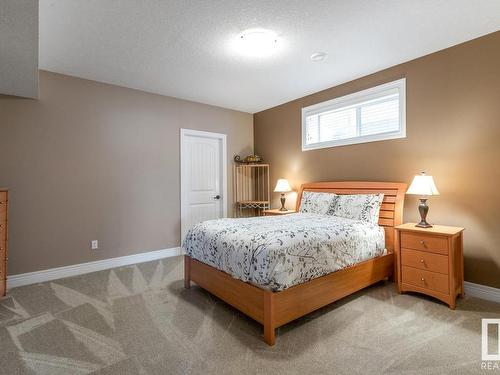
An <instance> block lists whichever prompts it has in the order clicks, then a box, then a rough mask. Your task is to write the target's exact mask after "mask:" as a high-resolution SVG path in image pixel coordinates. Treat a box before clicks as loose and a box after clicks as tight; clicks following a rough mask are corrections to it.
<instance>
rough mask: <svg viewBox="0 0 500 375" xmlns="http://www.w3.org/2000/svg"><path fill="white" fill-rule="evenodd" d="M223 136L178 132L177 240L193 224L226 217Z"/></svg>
mask: <svg viewBox="0 0 500 375" xmlns="http://www.w3.org/2000/svg"><path fill="white" fill-rule="evenodd" d="M226 168H227V159H226V135H225V134H218V133H210V132H202V131H196V130H189V129H181V241H183V240H184V236H185V235H186V232H187V231H188V230H189V228H191V226H193V225H194V224H196V223H199V222H200V221H204V220H210V219H217V218H221V217H226V216H227V201H226V195H227V177H226Z"/></svg>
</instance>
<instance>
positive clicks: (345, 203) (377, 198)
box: [333, 194, 384, 224]
mask: <svg viewBox="0 0 500 375" xmlns="http://www.w3.org/2000/svg"><path fill="white" fill-rule="evenodd" d="M383 200H384V194H354V195H339V196H338V198H337V201H336V203H335V207H334V208H333V215H335V216H339V217H344V218H346V219H354V220H362V221H367V222H369V223H372V224H378V216H379V214H380V206H382V201H383Z"/></svg>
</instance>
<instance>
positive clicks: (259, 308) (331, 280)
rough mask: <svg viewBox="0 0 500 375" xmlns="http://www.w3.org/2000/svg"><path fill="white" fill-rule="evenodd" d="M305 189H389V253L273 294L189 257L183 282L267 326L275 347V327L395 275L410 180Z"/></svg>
mask: <svg viewBox="0 0 500 375" xmlns="http://www.w3.org/2000/svg"><path fill="white" fill-rule="evenodd" d="M303 191H323V192H332V193H337V194H369V193H384V202H383V204H382V209H381V212H380V220H379V225H381V226H383V227H384V229H385V232H386V248H387V253H386V254H385V255H383V256H380V257H377V258H374V259H370V260H367V261H364V262H362V263H358V264H356V265H354V266H352V267H348V268H345V269H342V270H340V271H337V272H333V273H331V274H328V275H325V276H322V277H319V278H316V279H313V280H311V281H308V282H305V283H303V284H299V285H296V286H293V287H291V288H288V289H285V290H283V291H280V292H272V291H269V290H264V289H260V288H257V287H256V286H253V285H251V284H248V283H245V282H243V281H240V280H238V279H235V278H233V277H232V276H230V275H228V274H227V273H225V272H222V271H219V270H217V269H216V268H214V267H211V266H209V265H206V264H204V263H202V262H199V261H197V260H195V259H192V258H191V257H189V256H187V255H186V256H184V286H185V287H186V288H189V287H190V282H191V281H193V282H195V283H196V284H198V285H199V286H200V287H202V288H203V289H205V290H207V291H209V292H210V293H212V294H214V295H215V296H217V297H219V298H220V299H222V300H223V301H225V302H227V303H228V304H230V305H232V306H233V307H235V308H237V309H238V310H240V311H241V312H243V313H244V314H245V315H248V316H249V317H251V318H252V319H254V320H256V321H257V322H259V323H261V324H262V325H263V326H264V341H265V342H266V343H267V344H268V345H274V343H275V341H276V333H275V330H276V328H278V327H280V326H282V325H284V324H286V323H288V322H291V321H292V320H295V319H297V318H300V317H302V316H304V315H306V314H308V313H310V312H312V311H314V310H317V309H319V308H321V307H323V306H326V305H328V304H330V303H332V302H334V301H337V300H339V299H341V298H343V297H346V296H348V295H350V294H352V293H354V292H357V291H359V290H361V289H363V288H366V287H367V286H370V285H372V284H374V283H377V282H379V281H381V280H384V279H386V278H389V277H391V275H393V274H394V233H393V232H394V226H396V225H399V224H401V221H402V211H403V199H404V193H405V191H406V184H402V183H391V182H319V183H310V184H304V185H302V187H301V189H300V191H299V194H298V198H297V207H300V200H301V198H302V192H303Z"/></svg>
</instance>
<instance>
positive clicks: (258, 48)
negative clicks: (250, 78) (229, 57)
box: [235, 29, 279, 57]
mask: <svg viewBox="0 0 500 375" xmlns="http://www.w3.org/2000/svg"><path fill="white" fill-rule="evenodd" d="M278 47H279V40H278V36H277V35H276V33H275V32H274V31H271V30H266V29H248V30H245V31H243V32H242V33H241V34H239V35H238V37H237V38H236V40H235V49H236V50H237V51H238V52H239V53H240V54H242V55H245V56H249V57H268V56H271V55H273V54H274V53H275V52H276V51H277V49H278Z"/></svg>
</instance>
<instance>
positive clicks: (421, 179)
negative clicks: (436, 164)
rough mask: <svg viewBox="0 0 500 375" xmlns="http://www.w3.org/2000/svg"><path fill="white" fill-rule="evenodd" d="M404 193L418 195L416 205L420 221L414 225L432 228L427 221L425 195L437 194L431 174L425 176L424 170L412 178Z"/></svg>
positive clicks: (427, 209) (427, 207) (427, 210)
mask: <svg viewBox="0 0 500 375" xmlns="http://www.w3.org/2000/svg"><path fill="white" fill-rule="evenodd" d="M406 194H414V195H420V196H421V198H420V204H419V205H418V212H420V223H418V224H417V225H415V226H416V227H419V228H432V225H430V224H429V223H428V222H427V221H426V218H427V212H429V206H427V196H429V195H439V191H438V189H437V188H436V185H435V184H434V179H433V178H432V176H427V175H426V174H425V172H422V173H421V174H420V175H417V176H415V177H414V178H413V181H412V182H411V185H410V187H409V188H408V191H407V192H406Z"/></svg>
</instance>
